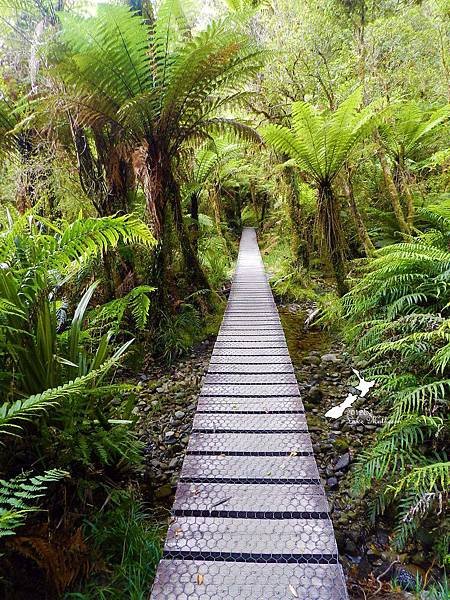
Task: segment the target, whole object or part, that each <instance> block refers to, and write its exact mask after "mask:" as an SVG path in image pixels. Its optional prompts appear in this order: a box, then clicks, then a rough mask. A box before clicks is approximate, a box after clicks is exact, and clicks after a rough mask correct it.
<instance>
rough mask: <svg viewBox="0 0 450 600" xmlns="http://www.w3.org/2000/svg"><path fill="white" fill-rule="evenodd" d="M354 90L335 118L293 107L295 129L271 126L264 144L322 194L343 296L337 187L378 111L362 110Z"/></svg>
mask: <svg viewBox="0 0 450 600" xmlns="http://www.w3.org/2000/svg"><path fill="white" fill-rule="evenodd" d="M361 99H362V95H361V90H359V89H358V90H356V91H355V92H354V93H353V94H351V95H350V96H349V97H348V98H347V100H345V101H344V102H343V103H342V104H341V105H340V106H339V108H338V109H337V110H336V111H335V112H333V113H329V112H326V111H324V112H322V113H319V112H317V111H316V110H315V109H314V107H313V106H311V105H310V104H308V103H306V102H294V104H293V105H292V128H291V129H289V128H287V127H283V126H281V125H268V126H266V127H265V128H264V129H263V131H262V134H263V137H264V138H265V140H266V141H267V142H268V143H269V144H270V145H271V146H273V147H274V148H275V150H277V151H278V152H280V153H282V154H284V155H287V156H288V157H290V158H291V159H292V160H293V161H294V162H295V165H296V166H297V168H298V169H299V170H300V172H301V173H302V174H303V176H304V177H305V178H306V179H308V180H309V181H311V182H312V183H313V184H314V185H315V186H316V187H317V190H318V219H319V223H320V226H321V229H322V234H323V240H324V242H325V246H326V249H327V252H328V256H329V259H330V261H331V264H332V266H333V270H334V275H335V278H336V283H337V286H338V290H339V293H340V294H344V293H345V292H346V291H347V289H348V288H347V284H346V282H345V277H346V267H345V258H344V241H343V234H342V226H341V219H340V214H339V203H338V200H337V195H336V193H335V190H334V187H333V184H334V180H335V179H336V177H337V175H338V174H339V173H340V171H341V170H342V169H343V167H344V166H345V163H346V161H347V160H348V159H349V157H350V154H351V152H352V150H353V149H354V147H355V146H356V145H357V143H358V142H359V141H360V140H361V139H362V137H363V136H364V135H365V134H367V133H368V132H369V131H370V129H371V127H373V125H374V123H375V112H374V106H373V105H371V106H367V107H365V108H364V109H362V110H358V109H359V107H360V105H361Z"/></svg>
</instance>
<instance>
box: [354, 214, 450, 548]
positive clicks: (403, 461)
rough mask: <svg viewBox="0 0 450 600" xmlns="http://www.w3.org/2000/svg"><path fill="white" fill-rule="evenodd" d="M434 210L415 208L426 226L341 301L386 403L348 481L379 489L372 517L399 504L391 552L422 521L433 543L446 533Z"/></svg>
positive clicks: (441, 317)
mask: <svg viewBox="0 0 450 600" xmlns="http://www.w3.org/2000/svg"><path fill="white" fill-rule="evenodd" d="M442 208H443V207H442V206H440V207H428V208H427V209H426V210H424V209H421V211H420V212H421V213H422V214H420V215H419V216H420V217H421V218H422V219H423V220H426V221H427V222H428V224H429V225H428V229H427V230H426V231H425V232H424V233H423V234H421V235H420V236H419V237H418V239H417V240H415V241H413V242H409V243H403V244H396V245H393V246H387V247H385V248H383V249H382V250H379V251H377V253H376V256H375V258H374V259H373V260H372V261H370V262H369V263H368V272H367V273H366V274H365V276H364V277H363V278H362V279H361V280H360V281H359V282H358V283H357V284H356V286H355V287H354V288H353V289H352V291H351V292H350V293H349V294H348V295H347V296H345V297H344V299H343V303H344V307H345V309H346V314H347V318H349V319H350V321H351V323H353V328H352V330H351V333H352V336H353V337H354V339H355V342H356V349H357V351H358V352H360V353H361V354H363V355H365V356H366V357H367V358H368V359H369V360H370V362H371V363H372V364H373V365H374V366H373V369H372V370H373V372H374V374H375V377H376V379H377V380H378V381H379V383H380V390H381V395H382V398H383V401H384V402H385V403H386V404H387V407H388V418H387V422H386V423H385V425H384V426H383V428H382V429H381V431H380V432H379V434H378V437H377V440H376V443H375V445H374V446H373V447H371V448H369V449H367V450H366V451H365V452H363V453H362V455H361V457H360V460H359V462H358V465H357V470H356V483H357V487H358V489H360V490H361V491H363V492H365V491H368V490H370V489H373V488H375V489H376V490H377V496H376V501H375V504H374V508H373V514H374V515H376V514H377V513H379V512H383V511H384V510H385V509H386V507H387V506H388V505H392V504H394V505H395V506H397V509H398V527H397V535H396V539H395V543H396V544H397V546H398V547H399V548H401V547H403V546H404V545H405V543H406V541H407V540H408V538H410V537H411V536H412V535H413V534H414V532H415V531H416V530H417V528H418V527H419V526H420V524H421V522H422V521H423V519H425V518H428V519H430V518H433V519H434V523H435V528H436V542H437V545H438V542H439V541H442V540H444V539H445V536H447V538H446V539H447V542H448V539H450V536H449V533H450V532H449V531H448V530H446V527H447V528H448V522H447V521H446V517H445V513H446V510H447V507H448V490H449V484H450V462H449V460H448V457H447V454H446V450H447V449H448V444H449V441H450V421H449V411H448V406H449V399H450V371H449V365H450V319H449V307H450V280H449V276H448V274H449V272H450V252H449V250H448V248H449V242H450V213H449V211H448V208H447V210H446V211H445V210H443V209H442ZM445 213H447V216H445ZM380 482H383V485H380ZM446 523H447V525H446ZM440 547H441V554H443V555H444V554H445V551H443V550H442V544H440ZM446 552H447V553H448V549H447V551H446Z"/></svg>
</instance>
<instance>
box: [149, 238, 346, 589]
mask: <svg viewBox="0 0 450 600" xmlns="http://www.w3.org/2000/svg"><path fill="white" fill-rule="evenodd" d="M172 514H173V517H172V520H171V523H170V526H169V531H168V534H167V539H166V543H165V547H164V556H163V560H161V562H160V564H159V567H158V571H157V574H156V579H155V582H154V586H153V590H152V594H151V600H210V599H215V600H223V599H226V598H239V599H242V600H272V599H275V598H300V599H302V600H346V599H347V592H346V588H345V583H344V579H343V574H342V569H341V567H340V565H339V562H338V555H337V548H336V542H335V538H334V532H333V527H332V524H331V521H330V519H329V514H328V504H327V500H326V497H325V494H324V491H323V489H322V487H321V485H320V478H319V473H318V470H317V465H316V462H315V460H314V456H313V450H312V445H311V439H310V436H309V433H308V428H307V424H306V419H305V415H304V408H303V404H302V402H301V400H300V395H299V389H298V385H297V382H296V379H295V375H294V370H293V367H292V363H291V360H290V357H289V353H288V349H287V346H286V341H285V337H284V333H283V330H282V327H281V323H280V319H279V317H278V312H277V309H276V306H275V303H274V301H273V297H272V293H271V290H270V287H269V285H268V283H267V277H266V275H265V272H264V267H263V263H262V260H261V256H260V253H259V249H258V245H257V242H256V236H255V232H254V230H253V229H249V228H246V229H244V232H243V234H242V239H241V245H240V251H239V257H238V261H237V266H236V272H235V275H234V278H233V282H232V287H231V291H230V297H229V302H228V307H227V310H226V311H225V315H224V319H223V323H222V326H221V329H220V332H219V336H218V338H217V342H216V344H215V347H214V351H213V354H212V357H211V362H210V365H209V369H208V373H207V375H206V377H205V380H204V384H203V387H202V390H201V393H200V396H199V400H198V406H197V413H196V415H195V417H194V423H193V428H192V434H191V437H190V441H189V445H188V449H187V453H186V456H185V459H184V463H183V467H182V470H181V475H180V480H179V483H178V487H177V492H176V497H175V503H174V506H173V512H172Z"/></svg>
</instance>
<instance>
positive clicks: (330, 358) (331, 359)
mask: <svg viewBox="0 0 450 600" xmlns="http://www.w3.org/2000/svg"><path fill="white" fill-rule="evenodd" d="M321 360H322V362H327V363H337V362H339V358H338V357H337V355H336V354H331V353H330V354H323V355H322V357H321Z"/></svg>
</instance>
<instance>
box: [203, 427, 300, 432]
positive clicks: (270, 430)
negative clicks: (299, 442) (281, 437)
mask: <svg viewBox="0 0 450 600" xmlns="http://www.w3.org/2000/svg"><path fill="white" fill-rule="evenodd" d="M192 433H309V431H308V430H307V429H221V428H215V427H211V428H210V429H204V428H196V427H194V428H193V429H192Z"/></svg>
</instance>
